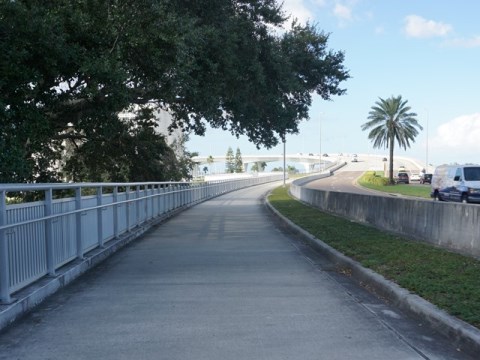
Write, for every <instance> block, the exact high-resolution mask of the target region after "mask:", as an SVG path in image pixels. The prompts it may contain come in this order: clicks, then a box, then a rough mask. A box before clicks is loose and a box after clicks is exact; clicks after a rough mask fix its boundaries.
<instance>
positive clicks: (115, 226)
mask: <svg viewBox="0 0 480 360" xmlns="http://www.w3.org/2000/svg"><path fill="white" fill-rule="evenodd" d="M117 203H118V186H116V185H115V187H114V188H113V204H114V205H113V237H114V238H115V239H116V238H118V204H117Z"/></svg>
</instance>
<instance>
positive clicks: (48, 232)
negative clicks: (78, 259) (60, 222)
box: [45, 188, 55, 276]
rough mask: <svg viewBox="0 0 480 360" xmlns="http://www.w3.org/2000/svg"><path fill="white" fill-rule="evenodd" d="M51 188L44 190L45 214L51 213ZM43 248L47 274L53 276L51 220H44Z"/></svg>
mask: <svg viewBox="0 0 480 360" xmlns="http://www.w3.org/2000/svg"><path fill="white" fill-rule="evenodd" d="M52 192H53V191H52V188H49V189H47V190H45V216H51V215H52V214H53V194H52ZM45 245H46V246H45V248H46V256H47V271H48V275H50V276H55V247H54V245H53V220H52V219H47V220H46V221H45Z"/></svg>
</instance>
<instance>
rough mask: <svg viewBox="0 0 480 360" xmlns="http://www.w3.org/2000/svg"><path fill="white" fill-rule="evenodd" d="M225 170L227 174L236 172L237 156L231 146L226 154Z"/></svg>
mask: <svg viewBox="0 0 480 360" xmlns="http://www.w3.org/2000/svg"><path fill="white" fill-rule="evenodd" d="M225 172H226V173H227V174H229V173H234V172H235V156H234V155H233V149H232V147H231V146H229V147H228V150H227V153H226V155H225Z"/></svg>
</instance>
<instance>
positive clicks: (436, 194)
mask: <svg viewBox="0 0 480 360" xmlns="http://www.w3.org/2000/svg"><path fill="white" fill-rule="evenodd" d="M430 195H431V196H432V197H433V199H434V200H440V201H459V202H463V203H470V202H472V203H480V165H441V166H438V167H437V168H436V169H435V172H434V174H433V176H432V193H431V194H430Z"/></svg>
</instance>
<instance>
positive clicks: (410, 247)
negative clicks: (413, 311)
mask: <svg viewBox="0 0 480 360" xmlns="http://www.w3.org/2000/svg"><path fill="white" fill-rule="evenodd" d="M268 200H269V202H270V203H271V204H272V206H274V207H275V209H277V210H278V211H279V212H280V213H281V214H283V215H284V216H285V217H287V218H288V219H290V220H291V221H292V222H293V223H295V224H296V225H298V226H300V227H301V228H303V229H305V230H306V231H308V232H309V233H311V234H312V235H314V236H315V237H316V238H318V239H320V240H322V241H323V242H325V243H327V244H329V245H330V246H332V247H333V248H335V249H337V250H338V251H340V252H342V253H343V254H345V255H346V256H348V257H350V258H352V259H354V260H356V261H357V262H359V263H361V264H362V265H363V266H365V267H367V268H370V269H372V270H373V271H375V272H377V273H379V274H381V275H383V276H384V277H385V278H387V279H389V280H391V281H393V282H395V283H397V284H398V285H400V286H401V287H403V288H405V289H407V290H409V291H410V292H412V293H415V294H417V295H419V296H421V297H422V298H424V299H425V300H427V301H429V302H431V303H433V304H435V305H437V306H438V307H439V308H441V309H443V310H445V311H446V312H448V313H449V314H451V315H453V316H456V317H458V318H460V319H462V320H464V321H465V322H468V323H470V324H471V325H473V326H475V327H477V328H480V262H479V261H478V260H476V259H474V258H470V257H467V256H462V255H459V254H456V253H452V252H449V251H446V250H443V249H440V248H437V247H434V246H432V245H429V244H426V243H421V242H417V241H412V240H409V239H407V238H404V237H400V236H397V235H392V234H388V233H385V232H383V231H380V230H377V229H375V228H373V227H370V226H367V225H362V224H359V223H356V222H353V221H350V220H348V219H345V218H341V217H338V216H334V215H331V214H328V213H325V212H322V211H320V210H318V209H315V208H312V207H310V206H307V205H304V204H302V203H301V202H299V201H297V200H295V199H293V198H292V197H291V196H290V195H289V194H288V188H284V187H279V188H276V189H275V190H274V191H273V192H272V193H271V194H270V196H269V197H268Z"/></svg>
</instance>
